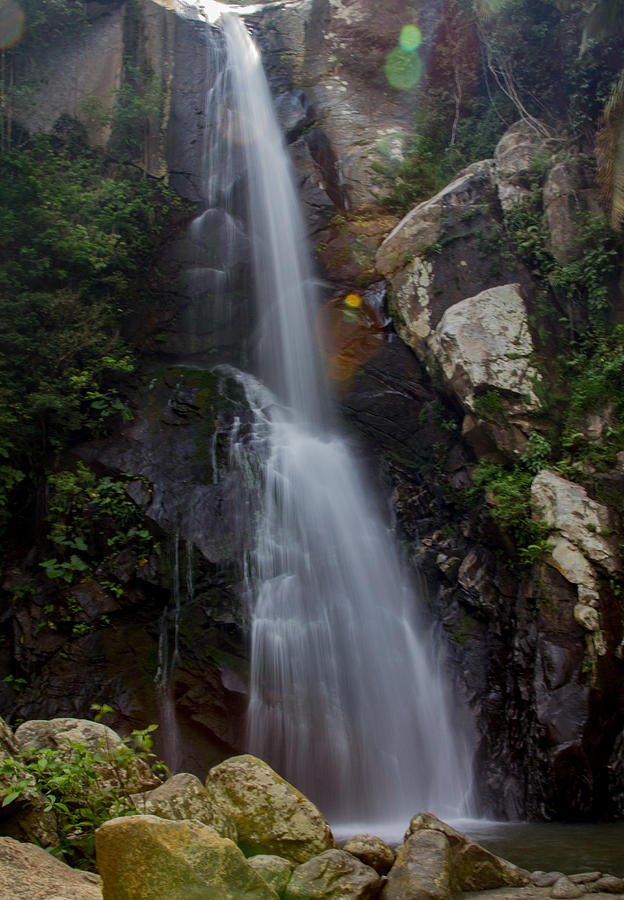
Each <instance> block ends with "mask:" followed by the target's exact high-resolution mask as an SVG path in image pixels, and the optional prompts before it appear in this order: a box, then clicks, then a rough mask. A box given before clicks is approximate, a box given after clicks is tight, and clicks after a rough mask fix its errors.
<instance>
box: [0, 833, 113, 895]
mask: <svg viewBox="0 0 624 900" xmlns="http://www.w3.org/2000/svg"><path fill="white" fill-rule="evenodd" d="M99 885H100V878H99V876H97V875H93V874H92V873H90V872H78V871H76V870H75V869H71V868H70V867H69V866H67V865H65V863H64V862H61V860H60V859H56V857H54V856H52V855H51V854H50V853H48V852H47V851H46V850H43V849H42V848H41V847H36V846H35V845H34V844H24V843H20V842H19V841H15V840H13V839H12V838H10V837H0V897H3V898H6V900H9V898H10V900H102V891H101V890H100V886H99Z"/></svg>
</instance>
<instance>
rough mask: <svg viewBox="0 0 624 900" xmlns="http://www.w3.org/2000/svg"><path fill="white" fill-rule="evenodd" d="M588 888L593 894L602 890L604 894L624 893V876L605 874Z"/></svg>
mask: <svg viewBox="0 0 624 900" xmlns="http://www.w3.org/2000/svg"><path fill="white" fill-rule="evenodd" d="M587 890H589V891H591V893H592V894H595V893H598V892H601V893H604V894H624V878H617V877H616V876H615V875H603V876H602V878H598V879H597V880H596V881H594V882H592V884H590V885H588V887H587Z"/></svg>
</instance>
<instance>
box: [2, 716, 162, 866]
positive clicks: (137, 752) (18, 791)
mask: <svg viewBox="0 0 624 900" xmlns="http://www.w3.org/2000/svg"><path fill="white" fill-rule="evenodd" d="M105 709H110V708H109V707H105ZM156 728H157V726H156V725H149V726H148V727H147V728H145V729H140V730H135V731H133V732H132V733H131V734H130V736H129V737H126V738H122V743H121V745H115V746H112V747H110V746H107V744H106V743H105V741H104V740H102V742H101V744H100V746H99V747H98V748H97V749H96V750H91V749H89V748H88V747H86V746H85V745H84V744H71V745H68V747H67V748H65V747H64V748H63V749H62V750H52V749H49V748H37V749H30V750H25V751H24V752H22V753H20V754H19V755H18V756H17V757H15V758H7V759H5V760H4V761H3V762H2V764H1V765H0V776H4V778H3V785H8V786H7V787H3V788H2V790H3V794H4V796H2V806H3V807H5V806H8V805H9V804H10V803H13V802H14V801H16V800H18V801H20V800H21V801H22V802H25V803H29V802H32V798H33V794H34V793H36V792H38V793H39V794H40V795H42V796H43V798H44V800H45V801H46V805H45V807H44V811H45V812H46V813H51V814H52V816H53V819H54V823H55V830H56V837H57V841H58V844H57V847H56V848H54V850H53V852H55V853H57V855H59V856H62V857H63V858H64V860H65V862H67V863H68V864H69V865H72V866H74V867H77V868H86V869H95V829H96V828H98V827H99V826H100V825H101V824H102V823H103V822H105V821H107V820H108V819H111V818H113V817H115V816H127V815H134V814H136V813H137V812H138V810H137V808H136V806H135V805H134V802H133V801H132V799H131V793H132V791H133V789H134V787H133V784H132V781H131V778H130V777H129V773H130V772H131V771H132V767H133V764H134V763H136V761H137V760H143V761H146V762H148V761H151V762H153V761H154V760H155V756H154V754H153V753H152V738H151V735H152V732H153V731H154V730H155V729H156ZM154 770H155V772H157V773H159V774H167V769H166V767H165V766H164V765H163V764H162V763H158V764H157V765H156V766H155V767H154Z"/></svg>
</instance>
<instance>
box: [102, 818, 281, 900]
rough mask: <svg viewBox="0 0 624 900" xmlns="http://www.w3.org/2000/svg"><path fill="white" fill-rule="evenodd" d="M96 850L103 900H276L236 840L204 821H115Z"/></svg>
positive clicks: (104, 831) (107, 826) (106, 825)
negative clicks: (220, 833) (215, 830)
mask: <svg viewBox="0 0 624 900" xmlns="http://www.w3.org/2000/svg"><path fill="white" fill-rule="evenodd" d="M95 849H96V856H97V865H98V870H99V872H100V874H101V875H102V879H103V887H104V891H103V893H104V900H165V898H166V900H241V898H243V897H244V898H245V900H277V894H276V893H275V891H274V890H273V889H272V888H270V887H269V885H268V884H267V883H266V882H265V881H264V880H263V879H262V878H261V877H260V875H258V873H257V872H256V871H254V869H253V868H252V867H251V866H250V865H249V863H248V862H247V860H246V859H245V857H244V856H243V854H242V853H241V851H240V850H239V848H238V847H237V846H236V844H235V843H234V842H233V841H230V840H228V839H227V838H222V837H219V835H218V834H216V833H215V832H214V831H213V829H212V828H210V827H208V826H207V825H202V824H201V822H194V821H191V820H187V821H176V822H173V821H170V820H167V819H160V818H158V817H157V816H128V817H127V818H119V819H111V820H110V821H108V822H105V823H104V824H103V825H102V826H101V827H100V828H98V829H97V831H96V833H95Z"/></svg>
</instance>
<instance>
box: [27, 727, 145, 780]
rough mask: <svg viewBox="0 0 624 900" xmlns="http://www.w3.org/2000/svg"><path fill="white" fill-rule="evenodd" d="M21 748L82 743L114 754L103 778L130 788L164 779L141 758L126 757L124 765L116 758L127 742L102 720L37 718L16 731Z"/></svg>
mask: <svg viewBox="0 0 624 900" xmlns="http://www.w3.org/2000/svg"><path fill="white" fill-rule="evenodd" d="M15 741H16V743H17V745H18V747H19V749H20V750H30V749H43V748H46V747H47V748H50V749H52V750H58V751H59V752H60V753H65V754H69V753H70V752H71V747H72V745H75V744H81V745H82V746H84V747H86V748H87V749H89V750H92V751H94V752H98V753H102V754H103V755H104V756H105V757H112V758H113V759H111V761H104V762H102V765H101V775H102V778H104V779H106V780H107V781H109V782H111V783H114V784H119V783H121V784H123V785H124V787H125V788H126V789H127V790H128V791H145V790H148V789H149V788H153V787H156V786H157V785H159V784H160V783H161V781H160V779H159V778H158V777H157V776H156V775H154V773H153V772H152V770H151V769H150V767H149V766H148V764H147V763H146V762H145V761H144V760H142V759H139V758H134V759H131V758H126V759H125V760H124V763H123V765H122V766H120V765H119V763H118V762H115V761H114V757H115V755H116V754H118V753H119V751H123V750H124V749H125V744H124V743H123V741H122V740H121V738H120V737H119V735H118V734H116V733H115V732H114V731H113V730H112V728H109V727H108V726H107V725H102V723H101V722H90V721H89V720H88V719H71V718H62V719H33V720H31V721H29V722H24V723H23V724H22V725H20V726H19V728H18V729H17V730H16V732H15Z"/></svg>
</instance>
